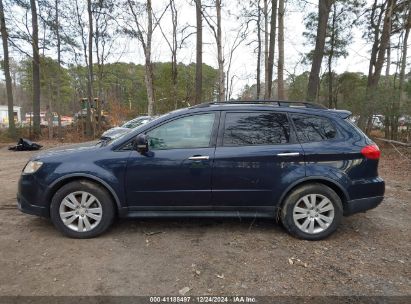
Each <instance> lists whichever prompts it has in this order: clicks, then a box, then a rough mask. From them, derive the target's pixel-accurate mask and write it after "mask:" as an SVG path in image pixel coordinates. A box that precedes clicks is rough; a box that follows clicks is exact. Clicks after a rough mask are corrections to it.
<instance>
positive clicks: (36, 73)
mask: <svg viewBox="0 0 411 304" xmlns="http://www.w3.org/2000/svg"><path fill="white" fill-rule="evenodd" d="M30 8H31V26H32V31H33V32H32V40H31V44H32V50H33V57H32V63H33V76H32V77H33V99H32V100H33V133H34V136H39V135H40V132H41V130H40V54H39V26H38V21H37V4H36V0H30Z"/></svg>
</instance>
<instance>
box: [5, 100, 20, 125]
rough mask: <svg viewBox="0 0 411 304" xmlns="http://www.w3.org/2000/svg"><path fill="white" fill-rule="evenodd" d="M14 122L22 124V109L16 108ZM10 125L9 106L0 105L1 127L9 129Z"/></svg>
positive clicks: (14, 109) (14, 108)
mask: <svg viewBox="0 0 411 304" xmlns="http://www.w3.org/2000/svg"><path fill="white" fill-rule="evenodd" d="M13 112H14V121H15V122H17V123H19V122H21V107H17V106H14V107H13ZM8 125H9V110H8V107H7V105H0V126H1V127H7V126H8Z"/></svg>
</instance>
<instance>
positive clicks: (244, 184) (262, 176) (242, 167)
mask: <svg viewBox="0 0 411 304" xmlns="http://www.w3.org/2000/svg"><path fill="white" fill-rule="evenodd" d="M304 176H305V166H304V155H303V150H302V148H301V145H300V144H299V143H298V141H297V140H296V138H295V134H294V133H293V132H291V128H290V123H289V120H288V117H287V114H286V113H281V112H274V111H255V112H235V111H233V112H227V113H225V118H224V119H223V120H222V123H221V126H220V130H219V141H218V144H217V148H216V152H215V156H214V168H213V176H212V189H213V194H212V203H213V206H214V208H215V209H217V210H227V209H231V210H255V209H259V208H260V209H273V207H274V206H275V205H276V204H277V203H278V201H279V199H280V196H281V194H282V193H283V192H284V190H285V189H286V187H287V186H288V185H290V184H291V183H292V182H293V181H295V180H297V179H299V178H303V177H304Z"/></svg>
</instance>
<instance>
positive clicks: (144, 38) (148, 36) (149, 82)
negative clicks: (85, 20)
mask: <svg viewBox="0 0 411 304" xmlns="http://www.w3.org/2000/svg"><path fill="white" fill-rule="evenodd" d="M127 4H128V7H129V9H130V12H131V14H132V18H133V22H134V25H135V28H127V29H125V31H126V32H127V33H129V34H130V35H131V36H132V37H136V38H137V39H138V40H139V42H140V44H141V46H142V47H143V51H144V57H145V77H144V80H145V84H146V89H147V99H148V108H147V113H148V115H150V116H151V115H154V104H155V94H154V84H153V79H154V75H153V63H152V61H151V42H152V37H153V31H154V27H153V8H152V6H151V0H147V2H146V3H145V13H146V16H147V24H146V29H144V27H143V24H142V22H141V20H142V19H143V18H142V10H141V8H140V7H139V4H138V3H135V2H134V1H131V0H127ZM160 18H161V17H160ZM158 22H159V21H157V23H158Z"/></svg>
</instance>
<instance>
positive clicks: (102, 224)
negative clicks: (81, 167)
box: [50, 180, 115, 239]
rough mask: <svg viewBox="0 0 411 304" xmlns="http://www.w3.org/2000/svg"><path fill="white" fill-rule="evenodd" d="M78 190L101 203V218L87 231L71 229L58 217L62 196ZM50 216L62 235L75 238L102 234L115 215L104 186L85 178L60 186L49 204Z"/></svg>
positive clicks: (112, 203)
mask: <svg viewBox="0 0 411 304" xmlns="http://www.w3.org/2000/svg"><path fill="white" fill-rule="evenodd" d="M78 191H84V192H87V193H89V194H92V195H93V196H94V197H95V198H97V200H98V202H99V203H100V205H101V209H102V215H101V219H100V221H99V223H98V224H97V225H96V226H95V227H93V228H92V229H91V230H89V231H81V232H79V231H75V230H72V229H70V228H69V227H67V226H66V225H65V224H64V222H63V220H62V219H61V217H60V211H59V210H60V205H61V204H62V203H63V200H64V198H65V197H66V196H67V195H69V194H70V193H74V192H78ZM50 216H51V220H52V222H53V224H54V226H55V227H56V228H57V229H58V230H59V231H61V232H62V233H63V234H64V235H66V236H68V237H71V238H77V239H87V238H93V237H96V236H98V235H100V234H102V233H103V232H105V231H106V230H107V229H108V228H109V227H110V226H111V224H112V222H113V220H114V216H115V209H114V202H113V200H112V198H111V196H110V194H109V193H108V192H107V190H106V189H105V188H103V187H101V186H99V185H97V184H95V183H93V182H90V181H87V180H78V181H73V182H70V183H68V184H66V185H64V186H63V187H61V188H60V189H59V190H58V191H57V192H56V193H55V194H54V196H53V198H52V201H51V205H50Z"/></svg>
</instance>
